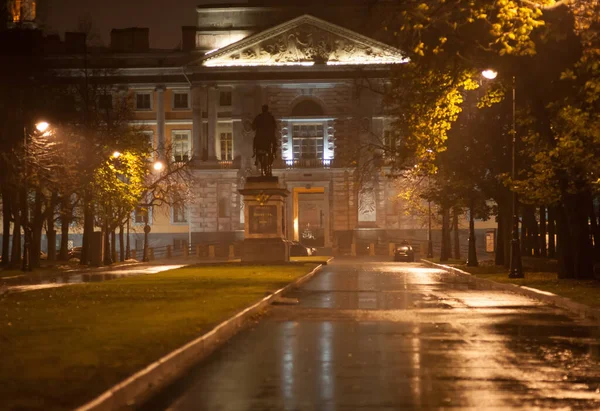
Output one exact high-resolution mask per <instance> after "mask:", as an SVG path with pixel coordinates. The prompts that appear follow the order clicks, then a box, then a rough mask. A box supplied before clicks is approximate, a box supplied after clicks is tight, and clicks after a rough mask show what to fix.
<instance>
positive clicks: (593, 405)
mask: <svg viewBox="0 0 600 411" xmlns="http://www.w3.org/2000/svg"><path fill="white" fill-rule="evenodd" d="M288 297H295V298H298V299H299V301H300V302H299V304H298V305H293V306H290V305H278V306H274V307H273V308H272V309H271V310H270V312H269V313H268V314H267V315H266V316H265V317H264V318H263V319H262V320H261V321H260V322H258V323H257V324H256V325H255V326H254V327H252V328H251V329H248V330H246V331H243V332H242V333H240V334H239V335H237V336H236V337H234V338H233V339H232V340H230V341H229V342H228V343H227V344H226V345H225V346H224V347H223V348H221V349H220V350H219V351H217V352H216V353H214V354H213V355H212V356H210V357H209V358H208V359H207V360H205V361H204V362H203V363H201V364H199V365H198V366H196V367H194V368H193V369H192V371H191V372H189V374H188V375H186V376H185V377H183V378H182V379H181V380H180V381H178V382H176V383H175V384H173V385H172V386H171V387H169V388H167V389H166V390H165V391H164V392H162V393H161V394H159V395H158V396H157V397H155V398H154V399H152V400H151V401H150V402H149V403H147V404H146V405H145V406H144V407H143V409H147V410H162V409H170V410H211V411H212V410H219V411H233V410H236V411H237V410H294V411H295V410H377V411H379V410H410V409H472V410H504V409H528V410H529V409H564V410H566V409H569V410H570V409H585V410H590V409H591V410H594V409H600V326H599V325H598V324H597V323H596V324H594V323H589V322H586V321H583V320H580V319H578V318H576V317H575V316H573V315H572V314H570V313H568V312H566V311H563V310H560V309H554V308H551V307H549V306H546V305H543V304H542V303H540V302H537V301H534V300H530V299H528V298H526V297H522V296H518V295H513V294H510V293H505V292H501V291H494V290H489V289H477V288H476V285H475V284H474V283H470V282H469V280H468V279H463V278H458V277H456V276H455V275H453V274H449V273H445V272H443V271H440V270H436V269H430V268H425V267H424V266H421V265H419V264H398V263H390V262H381V263H377V262H364V263H358V262H357V261H356V260H353V261H335V262H334V263H333V264H332V265H329V266H327V267H325V268H324V270H323V272H322V273H320V274H318V275H317V276H316V277H314V279H312V280H311V281H310V282H308V283H306V284H305V285H304V286H303V287H302V288H301V289H298V290H296V291H295V292H294V293H292V294H288Z"/></svg>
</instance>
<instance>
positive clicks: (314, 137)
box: [292, 124, 324, 159]
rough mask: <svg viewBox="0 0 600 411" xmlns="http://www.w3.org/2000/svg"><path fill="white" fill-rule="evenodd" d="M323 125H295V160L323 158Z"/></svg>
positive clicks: (293, 136)
mask: <svg viewBox="0 0 600 411" xmlns="http://www.w3.org/2000/svg"><path fill="white" fill-rule="evenodd" d="M323 135H324V131H323V124H294V127H293V128H292V141H293V146H294V158H295V159H322V158H323Z"/></svg>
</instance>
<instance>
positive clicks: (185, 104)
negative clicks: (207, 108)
mask: <svg viewBox="0 0 600 411" xmlns="http://www.w3.org/2000/svg"><path fill="white" fill-rule="evenodd" d="M189 108H190V95H189V93H188V92H187V91H176V90H175V91H173V109H175V110H188V109H189Z"/></svg>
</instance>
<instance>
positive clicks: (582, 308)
mask: <svg viewBox="0 0 600 411" xmlns="http://www.w3.org/2000/svg"><path fill="white" fill-rule="evenodd" d="M421 262H422V263H425V264H426V265H429V266H432V267H436V268H440V269H442V270H444V271H448V272H450V273H454V274H457V275H460V276H468V277H469V278H471V279H473V280H475V281H476V282H478V283H480V284H485V285H487V286H488V287H490V288H492V289H494V290H502V291H508V292H511V293H515V294H519V295H523V296H525V297H529V298H533V299H535V300H539V301H543V302H545V303H547V304H550V305H552V306H554V307H558V308H562V309H565V310H568V311H571V312H573V313H575V314H577V315H579V316H580V317H582V318H586V319H590V320H596V321H600V309H598V308H592V307H590V306H587V305H585V304H580V303H576V302H574V301H572V300H570V299H569V298H566V297H561V296H559V295H556V294H553V293H551V292H548V291H542V290H538V289H536V288H531V287H526V286H522V285H516V284H503V283H497V282H495V281H492V280H488V279H485V278H479V277H477V276H475V275H473V274H471V273H468V272H466V271H463V270H461V269H458V268H454V267H450V266H447V265H443V264H436V263H433V262H431V261H428V260H423V259H421Z"/></svg>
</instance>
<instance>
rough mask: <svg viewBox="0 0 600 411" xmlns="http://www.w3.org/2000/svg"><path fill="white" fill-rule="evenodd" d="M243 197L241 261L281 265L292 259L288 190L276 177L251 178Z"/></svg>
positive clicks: (243, 190) (244, 189)
mask: <svg viewBox="0 0 600 411" xmlns="http://www.w3.org/2000/svg"><path fill="white" fill-rule="evenodd" d="M239 192H240V194H241V195H242V196H243V197H244V217H245V224H244V243H243V246H242V262H253V263H281V262H287V261H289V260H290V247H289V243H288V241H287V240H286V237H285V222H286V208H285V199H286V197H287V196H288V195H289V193H290V192H289V191H288V190H286V189H285V188H282V187H280V186H279V180H278V178H277V177H248V179H247V180H246V185H245V187H244V188H243V189H241V190H239Z"/></svg>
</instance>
